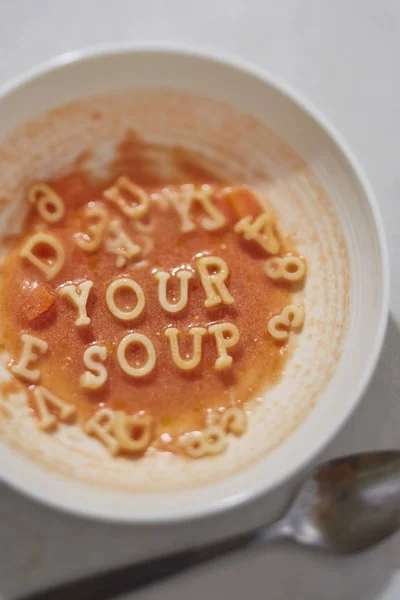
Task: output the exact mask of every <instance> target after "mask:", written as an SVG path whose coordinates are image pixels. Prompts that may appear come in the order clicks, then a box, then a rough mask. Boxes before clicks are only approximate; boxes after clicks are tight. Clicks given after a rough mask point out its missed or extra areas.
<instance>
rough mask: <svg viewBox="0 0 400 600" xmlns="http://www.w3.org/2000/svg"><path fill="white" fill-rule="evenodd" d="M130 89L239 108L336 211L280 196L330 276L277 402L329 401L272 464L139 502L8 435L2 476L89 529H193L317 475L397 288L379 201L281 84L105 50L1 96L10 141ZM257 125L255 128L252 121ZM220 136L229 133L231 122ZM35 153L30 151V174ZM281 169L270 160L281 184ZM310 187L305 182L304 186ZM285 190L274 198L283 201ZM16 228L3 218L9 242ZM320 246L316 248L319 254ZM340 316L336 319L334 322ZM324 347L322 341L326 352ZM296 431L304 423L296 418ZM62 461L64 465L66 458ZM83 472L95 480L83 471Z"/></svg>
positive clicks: (255, 73) (183, 60) (351, 161)
mask: <svg viewBox="0 0 400 600" xmlns="http://www.w3.org/2000/svg"><path fill="white" fill-rule="evenodd" d="M129 88H139V89H140V88H153V89H155V88H167V89H168V90H173V91H174V90H175V92H172V93H176V92H180V91H182V92H184V93H186V92H189V93H190V94H194V95H202V96H208V97H210V98H211V99H212V100H211V104H210V105H212V102H213V101H215V102H216V104H215V105H216V106H217V104H218V103H221V102H225V103H228V104H229V105H230V106H231V107H232V110H233V111H238V114H239V113H240V114H243V113H246V114H248V115H250V118H251V119H253V118H254V119H256V120H257V121H258V122H259V123H261V124H262V126H266V127H267V128H269V129H272V131H273V133H274V136H278V138H280V139H282V140H283V142H284V143H285V144H287V145H288V146H290V147H291V148H293V149H294V151H295V152H296V153H297V154H298V155H299V156H300V157H301V159H302V160H303V161H305V163H307V164H308V168H310V170H309V173H311V175H309V176H308V177H309V179H310V177H314V176H315V177H316V180H318V182H319V183H320V184H322V188H323V189H324V190H325V191H326V192H327V195H328V197H329V200H326V199H324V200H323V201H322V200H321V199H320V198H317V197H316V196H317V195H318V193H319V192H318V191H317V192H316V190H317V189H318V185H319V183H318V182H317V183H316V184H315V186H314V187H312V189H311V188H307V186H308V185H309V179H308V180H307V181H306V180H304V182H303V183H304V186H306V188H307V189H306V188H304V189H303V190H302V194H303V197H302V202H303V206H302V208H301V210H300V209H299V210H300V212H299V213H298V214H297V213H296V210H297V209H295V207H294V205H290V202H289V204H288V205H287V206H286V205H285V202H286V196H285V194H283V198H280V197H279V193H276V198H275V201H276V202H278V203H280V202H282V217H283V220H284V226H285V227H284V229H285V231H286V232H289V233H290V232H291V231H292V230H293V227H294V225H295V221H298V220H299V218H300V219H301V218H302V219H303V223H304V226H303V227H302V231H303V232H304V236H305V238H304V239H301V235H300V237H299V243H300V246H302V247H304V249H305V252H304V253H305V254H306V255H307V257H308V259H309V261H310V265H312V264H314V265H317V267H315V268H314V273H313V274H312V275H311V276H310V280H311V282H310V283H307V285H309V286H310V287H309V291H308V292H307V294H308V296H307V297H306V308H307V318H308V321H309V325H308V326H307V327H308V329H307V327H306V328H305V332H304V336H303V338H302V339H303V340H304V341H301V340H300V341H299V348H297V349H295V351H294V353H295V355H296V356H297V357H300V359H299V358H298V360H300V363H301V365H300V367H299V368H300V370H301V369H303V371H304V373H303V375H302V379H301V380H296V375H295V372H294V371H293V369H294V367H295V366H296V365H294V366H293V364H292V365H291V366H289V367H288V369H287V373H286V375H285V377H284V378H283V379H284V380H285V382H284V383H283V384H282V387H280V386H281V384H279V385H278V386H277V388H276V390H275V392H274V393H275V394H281V398H282V394H283V393H284V394H285V397H286V394H288V392H289V391H290V386H291V387H292V389H291V391H290V393H292V394H297V393H300V392H301V393H304V395H305V397H306V396H307V394H309V395H310V394H311V393H313V394H316V395H317V399H316V403H315V407H314V408H313V409H312V410H311V411H310V414H309V415H308V416H307V418H305V419H304V421H303V422H302V423H301V424H300V425H299V426H298V427H297V429H296V430H295V431H294V432H293V433H292V434H291V435H289V436H288V437H287V438H286V439H285V440H284V441H283V442H282V444H280V445H279V446H278V447H277V448H276V449H274V450H273V451H272V452H269V453H268V454H266V455H265V456H260V455H257V452H256V451H254V452H253V454H252V459H251V460H248V461H247V463H246V464H243V465H241V464H240V460H239V461H238V463H237V466H240V467H241V468H240V469H239V470H238V472H237V473H233V472H232V473H231V472H229V473H228V474H227V476H226V477H224V478H221V477H218V478H217V481H214V482H211V483H208V484H207V485H206V484H204V485H201V486H199V487H196V488H193V487H191V486H189V487H188V489H184V486H183V487H182V486H181V488H180V489H175V490H174V489H172V490H169V491H168V492H167V491H165V492H160V491H153V492H150V491H146V492H140V491H134V490H124V489H121V488H120V487H118V486H115V487H113V485H112V484H111V483H110V484H109V485H108V486H101V485H99V482H97V483H96V484H90V483H89V482H88V481H87V480H85V477H82V478H79V477H73V476H71V475H70V474H68V473H67V472H66V471H64V473H63V472H62V471H63V469H62V468H61V469H60V471H59V472H57V470H54V469H53V468H49V464H47V465H46V464H45V463H46V461H42V462H40V460H33V459H32V458H29V456H28V455H27V452H26V451H22V450H21V448H20V449H19V450H17V449H16V447H15V444H13V443H12V441H13V440H11V441H10V439H7V435H9V436H11V437H12V435H11V434H9V433H8V434H7V433H5V432H6V428H5V429H4V430H3V431H2V432H1V433H0V437H1V438H2V443H1V445H0V475H1V477H2V479H3V480H4V481H5V482H6V483H8V484H10V485H12V486H13V487H15V488H16V489H18V490H20V491H22V492H25V493H27V494H29V495H30V496H31V497H34V498H36V499H38V500H41V501H42V502H45V503H47V504H49V505H52V506H54V507H58V508H62V509H65V510H67V511H71V512H74V513H78V514H81V515H84V516H87V517H96V518H102V519H109V520H113V521H128V522H156V521H171V520H184V519H189V518H195V517H200V516H204V515H206V514H211V513H216V512H218V511H222V510H225V509H227V508H228V507H232V506H235V505H237V504H239V503H242V502H244V501H246V500H249V499H251V498H254V497H255V496H257V495H259V494H261V493H265V492H267V491H269V490H271V489H273V488H275V487H276V486H277V485H278V484H279V483H282V482H283V481H284V480H286V479H287V478H288V477H290V476H291V475H293V474H294V473H295V472H296V471H299V470H300V469H301V468H302V467H303V466H304V465H305V464H306V463H307V462H309V461H310V460H311V459H312V458H313V457H314V456H315V455H316V454H317V453H318V452H319V451H320V450H321V449H322V447H323V446H324V445H325V444H327V442H328V441H329V440H331V439H332V437H333V436H334V435H335V434H336V433H337V432H338V430H339V429H340V428H341V427H342V425H343V424H344V423H345V421H346V420H347V419H348V418H349V416H350V415H351V413H352V412H353V410H354V409H355V407H356V406H357V404H358V402H359V401H360V399H361V398H362V395H363V392H364V390H365V387H366V385H367V383H368V381H369V379H370V377H371V375H372V372H373V370H374V367H375V365H376V362H377V358H378V355H379V351H380V348H381V345H382V341H383V338H384V333H385V327H386V320H387V314H388V285H389V284H388V281H389V271H388V257H387V249H386V243H385V236H384V232H383V228H382V223H381V219H380V216H379V211H378V206H377V203H376V200H375V199H374V197H373V194H372V191H371V189H370V186H369V184H368V182H367V180H366V178H365V176H364V175H363V173H362V172H361V169H360V166H359V165H358V163H357V161H356V159H355V158H354V156H353V155H352V153H351V152H350V150H349V149H348V147H347V145H346V143H345V142H344V141H343V140H342V139H341V137H340V136H339V135H338V134H337V133H336V131H335V130H334V129H333V128H332V126H331V125H330V124H329V123H327V121H326V119H325V118H324V117H323V116H322V115H321V114H320V113H319V111H317V110H316V109H315V108H314V107H312V106H310V104H309V103H308V102H307V101H305V100H304V99H302V98H300V97H299V95H298V94H297V93H295V92H293V91H292V90H290V89H289V88H288V87H287V86H286V85H285V84H283V83H282V82H281V81H279V80H277V79H276V78H275V77H273V76H271V75H269V74H266V73H264V72H262V71H259V70H258V69H256V68H254V67H252V66H249V65H246V64H243V63H242V62H240V61H238V60H236V59H235V60H232V59H231V58H226V57H221V56H217V55H215V54H214V53H213V54H209V55H206V54H203V53H202V52H197V51H192V50H188V49H186V48H177V47H174V46H163V47H157V46H155V45H122V46H118V47H106V48H104V47H102V48H96V49H93V50H83V51H79V52H74V53H70V54H67V55H64V56H61V57H59V58H56V59H55V60H53V61H51V62H50V63H48V64H46V65H44V66H41V67H39V68H37V69H34V70H33V71H30V72H29V73H27V74H25V75H24V76H22V77H20V78H18V79H16V80H14V81H13V82H11V83H10V84H8V85H6V86H4V87H3V88H2V89H1V90H0V116H1V119H0V140H3V139H5V138H6V137H7V136H8V135H9V134H10V133H11V132H12V131H13V130H14V129H15V128H17V127H19V126H20V125H21V124H23V123H25V122H28V121H30V120H32V119H33V118H35V117H36V116H37V115H40V114H41V113H44V112H45V111H48V110H50V109H52V108H54V107H55V106H57V105H60V104H64V103H66V102H70V101H73V100H77V99H80V98H84V97H87V96H92V95H96V94H105V93H109V92H117V91H120V90H126V89H129ZM200 104H201V103H200ZM218 105H219V106H220V104H218ZM201 118H204V119H205V118H206V119H207V124H209V123H210V122H212V121H213V119H214V120H215V121H218V120H220V121H221V119H222V120H223V116H221V114H217V113H212V112H211V113H210V112H209V113H208V114H207V117H204V115H203V117H201ZM153 120H154V119H153ZM251 123H253V125H254V121H253V120H251ZM215 127H216V128H218V127H221V122H218V123H215ZM260 127H261V126H260ZM253 129H255V130H257V127H255V128H254V126H253ZM254 135H257V131H255V133H254ZM271 135H272V134H271ZM274 136H273V139H274V140H275V141H274V144H275V150H276V152H277V155H278V154H279V152H281V158H280V159H281V161H282V164H283V165H284V166H285V165H286V166H285V169H286V170H285V169H283V170H281V172H279V173H278V174H277V175H276V177H277V179H276V181H278V180H279V181H281V183H282V182H283V183H282V186H283V187H282V189H283V190H286V191H287V189H288V188H287V185H288V182H287V177H288V174H290V173H291V169H292V175H293V177H294V179H296V177H297V176H298V174H296V173H295V172H294V168H295V167H294V166H293V164H289V163H290V161H291V159H290V158H288V157H287V156H284V154H285V150H284V148H285V147H286V146H282V148H280V146H279V144H278V142H277V138H276V137H274ZM271 139H272V138H271ZM241 142H244V146H245V145H246V140H238V144H239V143H241ZM244 146H243V148H244ZM278 146H279V148H278ZM23 150H24V148H23V146H21V147H20V148H19V151H20V153H21V161H23V156H25V154H24V152H23ZM57 152H58V150H57V148H56V147H54V153H53V155H52V156H50V157H49V156H47V157H45V158H43V160H42V162H40V161H39V163H40V164H39V163H38V164H37V165H36V171H35V175H36V176H39V175H40V173H41V172H43V174H46V173H47V171H48V168H49V164H51V161H53V162H54V161H55V162H57V161H58V160H60V156H62V153H61V154H57ZM246 152H247V154H246V155H248V156H250V157H251V156H252V152H255V149H254V148H253V147H252V145H251V144H250V145H249V146H248V147H247V150H246ZM28 154H29V152H28ZM267 154H268V152H267ZM0 158H1V156H0ZM275 158H276V157H275ZM49 160H50V163H49ZM265 160H268V156H267V155H266V157H265ZM285 161H286V162H285ZM272 163H273V161H272V159H271V165H272V166H271V169H272V170H273V168H274V165H273V164H272ZM286 163H287V164H286ZM38 165H39V166H38ZM275 166H276V165H275ZM286 167H287V168H286ZM24 168H25V169H26V168H27V165H25V166H24ZM21 169H22V167H21ZM278 170H279V169H278ZM275 174H276V173H275ZM300 183H301V182H300ZM300 183H299V181H297V183H296V185H297V186H299V185H300ZM303 183H301V185H303ZM279 185H280V184H279ZM279 185H278V184H277V185H276V186H275V188H274V190H270V192H271V193H272V192H276V190H277V189H278V188H279ZM285 186H286V188H285ZM322 188H321V189H322ZM282 189H281V192H282ZM278 191H279V190H278ZM0 192H1V190H0ZM313 194H314V195H315V197H313ZM272 195H273V194H272ZM321 195H324V192H323V191H321ZM0 196H1V194H0ZM320 200H321V201H320ZM272 201H273V202H274V199H272ZM285 206H286V208H285ZM288 206H289V209H288ZM291 206H293V210H292V208H290V207H291ZM304 208H306V210H305V211H304V210H303V209H304ZM302 211H303V212H302ZM307 211H308V213H307ZM313 211H314V212H313ZM306 214H308V217H307V218H306V216H305V215H306ZM4 219H5V217H4V215H3V222H2V225H3V229H4V228H5V223H6V221H5V220H4ZM332 223H336V227H337V229H338V232H336V233H332V232H333V229H332V227H333V225H332ZM319 232H320V233H321V236H322V237H321V240H320V241H318V233H319ZM313 235H315V236H316V237H315V239H316V240H317V242H315V241H312V236H313ZM307 236H308V237H307ZM335 236H336V238H335ZM322 247H324V248H325V249H324V250H321V248H322ZM330 248H331V249H332V251H331V252H330V251H329V249H330ZM313 257H314V258H315V260H314V262H313ZM346 265H348V266H349V274H348V275H349V279H348V280H346V277H347V275H346V268H347V267H346ZM335 269H336V271H335ZM335 273H336V274H335ZM346 286H348V287H346ZM332 306H334V307H336V308H335V311H336V312H335V311H333V312H332V310H331V309H332ZM330 311H331V312H330ZM340 332H342V333H343V335H342V337H341V334H340V335H339V333H340ZM307 335H308V338H307ZM315 336H319V339H318V344H316V342H315ZM336 338H337V339H336ZM339 338H340V339H339ZM307 339H308V342H307ZM307 344H308V345H307ZM313 344H314V345H313ZM313 353H314V354H313ZM317 355H318V357H317ZM316 357H317V358H316ZM307 361H309V364H307ZM292 362H293V361H292ZM292 367H293V369H292ZM306 367H307V368H306ZM291 369H292V370H291ZM317 379H318V385H317V383H316V381H317ZM299 381H300V384H299ZM285 386H286V387H285ZM307 386H308V387H307ZM313 386H314V387H313ZM296 388H297V389H296ZM300 388H301V389H300ZM307 390H309V392H308V391H307ZM317 392H318V393H317ZM289 397H290V395H287V397H286V399H287V398H289ZM292 397H294V396H292ZM275 400H276V399H275ZM260 410H261V411H262V408H261V409H260ZM255 414H256V415H257V411H256V413H255ZM260 414H262V413H260ZM264 416H265V415H264ZM290 418H291V419H292V420H294V419H296V414H291V416H290ZM262 422H263V423H264V422H265V421H262ZM254 427H255V429H254V435H253V434H252V435H253V437H252V438H251V439H252V440H257V435H258V436H262V435H263V429H262V427H260V426H259V427H258V429H257V424H255V426H254ZM292 428H293V424H292ZM8 431H10V429H9V430H8ZM259 439H261V438H259ZM254 443H255V442H254ZM19 445H20V446H21V444H19ZM25 450H26V449H25ZM46 451H47V452H48V454H51V451H50V450H45V452H46ZM250 454H251V453H250ZM235 456H236V457H237V456H238V454H236V455H235ZM249 456H250V455H249ZM59 460H60V461H62V460H63V459H62V456H61V455H60V457H59ZM235 460H236V458H235ZM200 462H201V461H200ZM51 466H54V465H51V464H50V467H51ZM194 468H195V469H197V468H198V467H194ZM199 469H200V468H199ZM81 470H82V473H83V471H84V468H83V467H82V469H81ZM78 471H79V468H77V473H78ZM198 473H199V477H200V479H199V481H200V480H202V479H201V477H203V476H204V473H203V474H202V473H201V469H200V470H199V471H198ZM214 479H215V478H214Z"/></svg>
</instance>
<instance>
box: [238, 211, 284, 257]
mask: <svg viewBox="0 0 400 600" xmlns="http://www.w3.org/2000/svg"><path fill="white" fill-rule="evenodd" d="M234 230H235V232H236V233H242V234H243V237H244V239H245V240H248V241H252V242H257V243H258V244H259V245H260V246H261V248H263V249H264V250H265V251H266V252H268V254H278V252H279V249H280V244H279V240H278V239H277V237H276V235H275V233H274V219H273V217H272V215H270V214H268V213H262V214H261V215H259V216H258V217H257V218H256V219H255V220H254V222H253V217H250V216H247V217H243V219H241V220H240V221H239V222H238V223H236V225H235V227H234Z"/></svg>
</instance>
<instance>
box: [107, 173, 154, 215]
mask: <svg viewBox="0 0 400 600" xmlns="http://www.w3.org/2000/svg"><path fill="white" fill-rule="evenodd" d="M103 195H104V197H105V198H107V200H110V201H111V202H113V203H114V204H116V205H117V206H118V208H119V209H120V210H121V211H122V212H123V214H124V215H125V216H126V217H128V218H129V219H140V218H141V217H144V216H145V215H147V213H148V211H149V208H150V199H149V197H148V195H147V194H146V192H145V191H144V190H143V189H142V188H141V187H139V186H138V185H136V184H135V183H133V181H132V180H131V179H129V177H124V176H122V177H119V178H118V179H117V182H116V184H115V185H113V186H112V187H110V188H108V190H105V192H103ZM125 196H129V197H130V198H131V199H132V202H131V203H128V202H127V201H126V199H125Z"/></svg>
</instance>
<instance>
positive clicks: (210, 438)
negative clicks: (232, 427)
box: [183, 425, 227, 458]
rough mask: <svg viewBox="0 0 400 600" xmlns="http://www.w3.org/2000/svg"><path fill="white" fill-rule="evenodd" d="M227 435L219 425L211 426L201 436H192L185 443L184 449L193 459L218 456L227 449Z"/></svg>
mask: <svg viewBox="0 0 400 600" xmlns="http://www.w3.org/2000/svg"><path fill="white" fill-rule="evenodd" d="M226 445H227V439H226V433H225V431H224V430H223V429H222V427H219V426H218V425H211V426H210V427H207V429H205V430H204V431H202V432H201V433H200V434H199V435H190V436H188V437H187V438H186V439H185V440H184V442H183V448H184V450H185V452H186V454H187V455H188V456H190V457H191V458H202V457H203V456H216V455H217V454H221V452H223V451H224V450H225V448H226Z"/></svg>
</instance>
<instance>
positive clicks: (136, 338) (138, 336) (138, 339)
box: [117, 333, 156, 377]
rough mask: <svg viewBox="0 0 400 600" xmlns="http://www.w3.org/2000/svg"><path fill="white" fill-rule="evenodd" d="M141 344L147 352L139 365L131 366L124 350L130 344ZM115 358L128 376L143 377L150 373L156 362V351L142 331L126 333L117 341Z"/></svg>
mask: <svg viewBox="0 0 400 600" xmlns="http://www.w3.org/2000/svg"><path fill="white" fill-rule="evenodd" d="M134 345H135V346H138V345H139V346H142V347H143V348H144V349H145V351H146V354H147V358H146V360H145V362H144V364H142V365H141V366H133V365H131V364H129V363H128V360H127V358H126V351H127V349H128V348H129V347H130V346H134ZM117 358H118V362H119V364H120V367H121V369H122V370H123V371H124V372H125V373H126V374H127V375H129V376H130V377H144V376H145V375H148V374H149V373H151V371H152V370H153V369H154V367H155V364H156V351H155V348H154V346H153V344H152V342H151V341H150V340H149V338H148V337H147V336H146V335H143V334H142V333H128V335H126V336H125V337H124V338H122V340H121V341H120V343H119V346H118V350H117Z"/></svg>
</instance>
